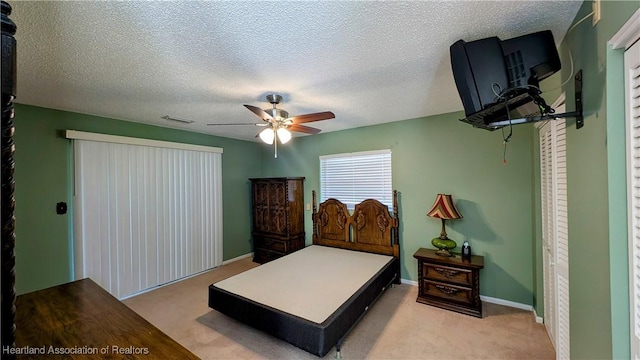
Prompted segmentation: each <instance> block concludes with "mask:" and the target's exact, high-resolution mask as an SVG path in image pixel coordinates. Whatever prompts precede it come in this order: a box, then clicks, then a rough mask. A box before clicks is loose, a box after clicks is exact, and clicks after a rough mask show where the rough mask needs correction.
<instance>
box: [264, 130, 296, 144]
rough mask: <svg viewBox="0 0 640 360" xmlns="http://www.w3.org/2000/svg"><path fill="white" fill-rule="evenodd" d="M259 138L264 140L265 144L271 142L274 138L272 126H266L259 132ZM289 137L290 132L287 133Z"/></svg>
mask: <svg viewBox="0 0 640 360" xmlns="http://www.w3.org/2000/svg"><path fill="white" fill-rule="evenodd" d="M259 136H260V139H261V140H262V141H264V143H265V144H269V145H271V144H273V139H274V138H275V133H274V132H273V129H272V128H266V129H264V130H262V131H261V132H260V135H259ZM289 137H291V134H289Z"/></svg>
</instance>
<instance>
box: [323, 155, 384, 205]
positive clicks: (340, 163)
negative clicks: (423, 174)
mask: <svg viewBox="0 0 640 360" xmlns="http://www.w3.org/2000/svg"><path fill="white" fill-rule="evenodd" d="M392 192H393V189H392V184H391V150H388V149H387V150H375V151H364V152H356V153H347V154H335V155H324V156H320V200H321V201H324V200H327V199H329V198H335V199H338V200H340V201H342V202H343V203H344V204H345V205H347V207H348V208H349V209H353V208H354V206H355V205H356V204H358V203H360V202H362V201H363V200H366V199H376V200H378V201H380V202H381V203H383V204H385V205H387V206H389V207H391V206H393V194H392Z"/></svg>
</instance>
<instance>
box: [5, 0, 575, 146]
mask: <svg viewBox="0 0 640 360" xmlns="http://www.w3.org/2000/svg"><path fill="white" fill-rule="evenodd" d="M10 4H11V5H12V7H13V13H12V15H11V18H12V19H13V21H14V22H15V23H16V24H17V26H18V31H17V33H16V39H17V41H18V98H17V102H19V103H23V104H30V105H37V106H43V107H48V108H54V109H62V110H69V111H74V112H80V113H85V114H93V115H100V116H105V117H110V118H116V119H124V120H129V121H136V122H142V123H153V124H157V125H161V126H166V127H172V128H179V129H185V130H190V131H196V132H201V133H208V134H214V135H219V136H225V137H231V138H237V139H245V140H255V135H256V133H257V131H258V129H257V128H255V127H252V126H215V127H214V126H207V125H206V124H207V123H211V122H225V123H246V122H254V121H260V119H259V118H258V117H256V116H255V115H254V114H253V113H251V112H250V111H249V110H247V109H246V108H245V107H244V106H242V105H243V104H250V105H256V106H259V107H261V108H269V107H270V106H271V105H270V104H268V103H267V102H266V101H265V95H266V94H268V93H278V94H281V95H283V98H284V101H283V102H282V103H281V104H280V105H279V107H280V108H282V109H285V110H287V111H288V112H289V114H290V115H301V114H306V113H311V112H319V111H326V110H329V111H333V112H334V113H335V115H336V118H335V119H333V120H325V121H320V122H315V123H313V124H310V125H312V126H314V127H317V128H319V129H322V130H323V131H324V132H327V131H336V130H342V129H348V128H354V127H360V126H367V125H373V124H379V123H385V122H390V121H398V120H404V119H411V118H417V117H422V116H427V115H433V114H441V113H447V112H452V111H457V110H462V103H461V102H460V98H459V96H458V93H457V91H456V88H455V84H454V82H453V75H452V73H451V65H450V61H449V46H450V45H451V44H452V43H454V42H455V41H457V40H459V39H464V40H465V41H472V40H477V39H481V38H485V37H489V36H498V37H500V38H502V39H507V38H511V37H515V36H519V35H524V34H527V33H531V32H535V31H540V30H546V29H550V30H552V31H553V34H554V37H555V40H556V42H557V43H559V41H560V40H561V39H562V38H563V37H564V35H565V33H566V31H567V29H568V27H569V25H570V24H571V21H572V20H573V18H574V17H575V15H576V12H577V11H578V9H579V7H580V5H581V2H580V1H491V2H483V1H423V2H401V1H389V2H377V1H376V2H362V1H358V2H355V1H313V2H290V1H286V2H285V1H278V2H265V1H224V2H218V1H215V2H214V1H207V2H194V1H184V2H182V1H170V2H164V1H157V2H146V1H133V2H116V1H104V2H94V1H87V2H57V1H24V2H22V1H13V2H10ZM167 114H168V115H170V116H172V117H178V118H184V119H190V120H194V121H195V122H194V123H191V124H183V123H178V122H173V121H169V120H165V119H162V118H161V117H162V116H164V115H167Z"/></svg>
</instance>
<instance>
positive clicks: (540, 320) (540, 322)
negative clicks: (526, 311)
mask: <svg viewBox="0 0 640 360" xmlns="http://www.w3.org/2000/svg"><path fill="white" fill-rule="evenodd" d="M533 316H535V317H536V322H537V323H538V324H544V319H543V318H541V317H540V316H538V313H537V312H536V309H533Z"/></svg>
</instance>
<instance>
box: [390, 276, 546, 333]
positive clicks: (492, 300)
mask: <svg viewBox="0 0 640 360" xmlns="http://www.w3.org/2000/svg"><path fill="white" fill-rule="evenodd" d="M400 282H401V283H403V284H407V285H412V286H418V282H417V281H413V280H409V279H401V280H400ZM480 300H482V301H486V302H488V303H492V304H498V305H504V306H509V307H512V308H516V309H521V310H527V311H532V312H533V313H534V315H535V316H536V322H537V323H542V318H541V317H539V316H537V315H536V314H535V311H534V308H533V306H531V305H527V304H522V303H517V302H515V301H509V300H504V299H498V298H494V297H490V296H484V295H480Z"/></svg>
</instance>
